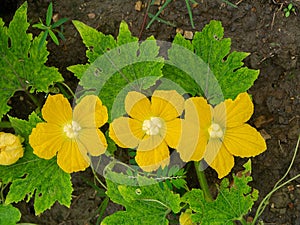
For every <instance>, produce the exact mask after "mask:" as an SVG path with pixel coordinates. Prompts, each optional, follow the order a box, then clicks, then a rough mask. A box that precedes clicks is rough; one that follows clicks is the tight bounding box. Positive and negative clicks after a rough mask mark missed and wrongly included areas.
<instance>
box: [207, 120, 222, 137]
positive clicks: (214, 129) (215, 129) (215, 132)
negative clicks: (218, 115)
mask: <svg viewBox="0 0 300 225" xmlns="http://www.w3.org/2000/svg"><path fill="white" fill-rule="evenodd" d="M208 133H209V135H210V137H211V138H222V137H223V134H224V133H223V130H222V128H221V127H220V125H219V124H217V123H212V124H211V125H210V127H209V128H208Z"/></svg>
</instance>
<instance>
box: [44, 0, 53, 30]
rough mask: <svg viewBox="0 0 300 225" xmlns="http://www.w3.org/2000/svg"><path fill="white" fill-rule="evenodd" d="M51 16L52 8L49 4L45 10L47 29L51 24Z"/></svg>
mask: <svg viewBox="0 0 300 225" xmlns="http://www.w3.org/2000/svg"><path fill="white" fill-rule="evenodd" d="M52 14H53V7H52V2H50V4H49V6H48V9H47V14H46V25H47V26H48V27H49V26H50V24H51V20H52Z"/></svg>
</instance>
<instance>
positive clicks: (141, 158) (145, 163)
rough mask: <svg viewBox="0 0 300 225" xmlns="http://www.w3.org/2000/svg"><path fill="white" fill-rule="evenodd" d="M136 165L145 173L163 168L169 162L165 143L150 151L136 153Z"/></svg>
mask: <svg viewBox="0 0 300 225" xmlns="http://www.w3.org/2000/svg"><path fill="white" fill-rule="evenodd" d="M135 161H136V162H137V164H138V165H139V166H140V167H141V168H142V169H143V170H144V171H147V172H151V171H154V170H157V169H158V168H159V167H160V166H161V167H162V168H164V167H165V166H166V165H168V164H169V162H170V156H169V149H168V146H167V145H166V144H165V143H162V144H161V145H159V146H158V147H157V148H155V149H153V150H151V151H137V153H136V156H135Z"/></svg>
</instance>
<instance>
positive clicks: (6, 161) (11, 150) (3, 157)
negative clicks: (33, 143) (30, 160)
mask: <svg viewBox="0 0 300 225" xmlns="http://www.w3.org/2000/svg"><path fill="white" fill-rule="evenodd" d="M23 154H24V149H23V147H22V144H21V141H20V138H19V137H17V136H15V135H13V134H10V133H4V132H0V165H11V164H13V163H15V162H17V161H18V159H19V158H21V157H23Z"/></svg>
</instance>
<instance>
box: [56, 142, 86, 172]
mask: <svg viewBox="0 0 300 225" xmlns="http://www.w3.org/2000/svg"><path fill="white" fill-rule="evenodd" d="M57 164H58V165H59V167H60V168H61V169H63V170H64V171H65V172H66V173H73V172H78V171H83V170H85V169H86V168H87V167H88V166H89V165H90V159H89V157H88V156H87V152H86V151H83V150H82V149H79V147H78V145H77V143H76V141H75V140H71V139H70V140H68V141H66V142H65V143H64V145H63V146H62V149H61V150H59V151H58V153H57Z"/></svg>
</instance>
